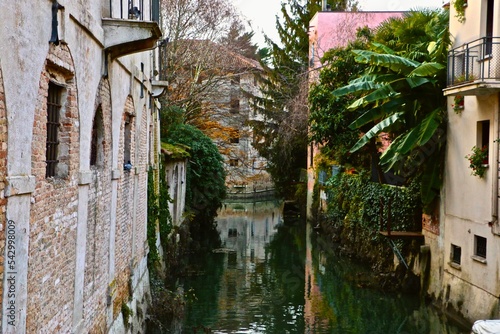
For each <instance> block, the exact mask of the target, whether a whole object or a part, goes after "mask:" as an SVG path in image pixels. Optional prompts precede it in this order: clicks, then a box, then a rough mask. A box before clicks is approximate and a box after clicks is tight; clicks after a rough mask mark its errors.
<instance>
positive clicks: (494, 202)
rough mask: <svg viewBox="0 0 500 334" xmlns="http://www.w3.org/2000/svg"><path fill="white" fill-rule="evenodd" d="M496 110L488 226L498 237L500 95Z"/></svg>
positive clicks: (494, 115)
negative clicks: (499, 115) (499, 114)
mask: <svg viewBox="0 0 500 334" xmlns="http://www.w3.org/2000/svg"><path fill="white" fill-rule="evenodd" d="M496 102H497V103H496V108H497V110H496V111H495V112H494V113H493V118H494V120H493V124H494V125H493V126H494V129H493V133H496V137H495V138H494V139H493V150H492V155H493V156H492V171H493V173H492V177H493V180H491V186H492V192H491V193H492V196H491V221H490V222H489V225H490V226H491V229H492V232H493V234H497V235H500V229H499V227H498V226H497V225H498V177H499V173H498V172H499V168H498V149H499V147H498V139H499V138H500V134H499V129H500V124H499V117H498V113H499V112H500V110H499V109H500V108H499V103H500V94H498V95H497V101H496Z"/></svg>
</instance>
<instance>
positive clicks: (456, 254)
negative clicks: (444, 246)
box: [451, 244, 462, 264]
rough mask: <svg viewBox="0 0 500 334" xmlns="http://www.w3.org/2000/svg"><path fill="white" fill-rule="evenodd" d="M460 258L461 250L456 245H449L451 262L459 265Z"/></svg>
mask: <svg viewBox="0 0 500 334" xmlns="http://www.w3.org/2000/svg"><path fill="white" fill-rule="evenodd" d="M461 257H462V248H461V247H460V246H457V245H453V244H452V245H451V262H453V263H456V264H460V261H461Z"/></svg>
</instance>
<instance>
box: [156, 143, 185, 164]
mask: <svg viewBox="0 0 500 334" xmlns="http://www.w3.org/2000/svg"><path fill="white" fill-rule="evenodd" d="M187 150H189V147H188V146H185V145H180V144H177V145H173V144H169V143H165V142H162V143H161V153H162V154H163V155H165V156H167V157H168V158H169V159H175V160H177V159H186V158H189V157H190V154H189V152H188V151H187Z"/></svg>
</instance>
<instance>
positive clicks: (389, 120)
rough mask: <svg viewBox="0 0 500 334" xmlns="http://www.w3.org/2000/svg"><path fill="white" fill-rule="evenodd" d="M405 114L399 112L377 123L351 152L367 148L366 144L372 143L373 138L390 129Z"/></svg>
mask: <svg viewBox="0 0 500 334" xmlns="http://www.w3.org/2000/svg"><path fill="white" fill-rule="evenodd" d="M403 115H404V113H403V112H398V113H395V114H394V115H391V116H389V117H387V118H386V119H384V120H383V121H381V122H380V123H377V124H376V125H375V126H374V127H373V128H371V129H370V130H369V131H368V132H367V133H365V135H364V136H363V137H361V139H360V140H358V142H357V143H356V144H354V146H353V147H352V148H351V150H350V151H349V152H351V153H354V152H356V151H357V150H359V149H360V148H361V147H363V146H365V145H366V143H368V142H369V141H370V139H372V138H373V137H375V136H377V135H378V134H379V133H380V132H382V131H384V130H385V129H387V128H389V127H390V126H392V125H393V124H394V123H396V122H398V121H399V120H400V119H401V118H402V117H403Z"/></svg>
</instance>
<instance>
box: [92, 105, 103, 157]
mask: <svg viewBox="0 0 500 334" xmlns="http://www.w3.org/2000/svg"><path fill="white" fill-rule="evenodd" d="M102 141H103V123H102V109H101V107H99V108H97V110H96V112H95V116H94V122H93V123H92V141H91V143H90V165H91V166H97V165H100V164H101V163H102V158H103V157H102V154H103V147H102Z"/></svg>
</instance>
